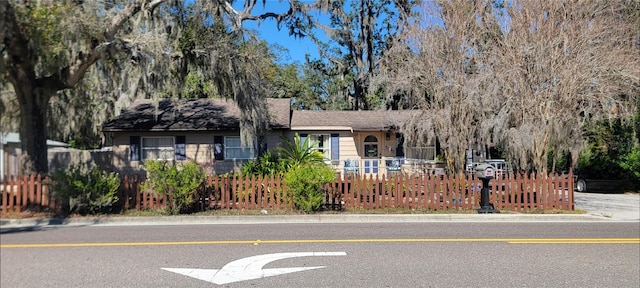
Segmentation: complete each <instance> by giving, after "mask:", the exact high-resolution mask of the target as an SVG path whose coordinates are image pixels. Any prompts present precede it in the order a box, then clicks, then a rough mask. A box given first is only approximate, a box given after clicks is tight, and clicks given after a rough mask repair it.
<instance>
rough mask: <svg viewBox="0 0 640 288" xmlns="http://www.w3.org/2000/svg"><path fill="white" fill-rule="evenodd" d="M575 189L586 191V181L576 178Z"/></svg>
mask: <svg viewBox="0 0 640 288" xmlns="http://www.w3.org/2000/svg"><path fill="white" fill-rule="evenodd" d="M576 190H578V192H586V191H587V182H586V181H584V179H578V182H576Z"/></svg>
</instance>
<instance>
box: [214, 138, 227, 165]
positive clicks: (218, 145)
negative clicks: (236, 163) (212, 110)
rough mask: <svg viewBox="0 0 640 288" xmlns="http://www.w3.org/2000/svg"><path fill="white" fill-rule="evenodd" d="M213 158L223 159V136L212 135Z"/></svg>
mask: <svg viewBox="0 0 640 288" xmlns="http://www.w3.org/2000/svg"><path fill="white" fill-rule="evenodd" d="M213 158H214V159H215V160H224V137H222V136H213Z"/></svg>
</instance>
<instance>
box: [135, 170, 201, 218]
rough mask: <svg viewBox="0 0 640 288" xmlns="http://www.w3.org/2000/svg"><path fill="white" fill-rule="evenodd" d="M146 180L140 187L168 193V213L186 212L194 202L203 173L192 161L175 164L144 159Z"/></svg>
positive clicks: (162, 193) (159, 192)
mask: <svg viewBox="0 0 640 288" xmlns="http://www.w3.org/2000/svg"><path fill="white" fill-rule="evenodd" d="M143 168H144V170H146V171H147V181H145V183H143V184H142V185H141V186H142V189H144V190H151V191H154V192H156V193H158V194H160V195H169V193H171V201H170V203H169V208H168V209H169V213H170V214H179V213H184V212H187V211H188V209H189V208H191V207H192V205H193V203H194V202H195V194H196V191H197V190H198V188H199V187H200V186H201V185H202V183H203V182H204V178H205V173H204V171H202V169H201V168H200V166H199V165H198V164H197V163H195V162H194V161H190V162H186V163H183V164H181V165H175V164H173V163H172V162H167V161H145V163H144V167H143Z"/></svg>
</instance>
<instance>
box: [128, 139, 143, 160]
mask: <svg viewBox="0 0 640 288" xmlns="http://www.w3.org/2000/svg"><path fill="white" fill-rule="evenodd" d="M140 148H141V147H140V136H130V137H129V160H131V161H140Z"/></svg>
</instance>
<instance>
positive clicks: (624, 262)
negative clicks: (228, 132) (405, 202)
mask: <svg viewBox="0 0 640 288" xmlns="http://www.w3.org/2000/svg"><path fill="white" fill-rule="evenodd" d="M0 240H1V241H0V242H1V244H0V245H1V246H0V247H1V248H0V255H1V257H0V287H3V288H7V287H252V286H254V287H640V275H639V273H638V271H640V225H638V222H633V221H631V222H618V221H608V222H566V223H539V222H531V223H517V222H512V223H502V222H491V223H478V222H475V223H469V222H448V223H447V222H440V223H435V222H434V223H401V222H400V223H343V224H339V223H327V224H317V223H307V224H304V223H297V224H286V223H280V224H238V225H226V224H209V225H170V226H169V225H147V226H137V225H133V226H49V227H44V226H36V227H25V228H22V229H9V230H4V231H3V232H2V234H0ZM282 253H288V254H282ZM296 253H297V254H296ZM313 253H315V254H313ZM249 257H250V258H249ZM243 259H244V260H243ZM295 267H301V268H300V269H310V268H313V267H316V268H315V269H310V270H304V271H298V272H292V270H291V269H292V268H295ZM318 267H322V268H318ZM178 268H187V269H186V270H177V269H178ZM197 269H214V270H197ZM176 271H178V272H176ZM179 272H181V273H182V274H181V273H179ZM189 273H191V274H189ZM185 274H189V275H190V276H189V275H185ZM266 274H274V275H273V276H271V277H263V276H265V275H266ZM196 275H200V277H201V278H206V279H205V280H201V279H196V278H193V277H191V276H196ZM252 275H253V276H255V277H257V278H255V279H243V277H244V278H247V277H250V276H252ZM256 275H257V276H256ZM207 280H208V281H209V282H208V281H207ZM216 281H217V283H218V284H215V283H216ZM225 281H231V282H226V283H222V282H225ZM233 281H237V282H233ZM221 283H222V284H221Z"/></svg>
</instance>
